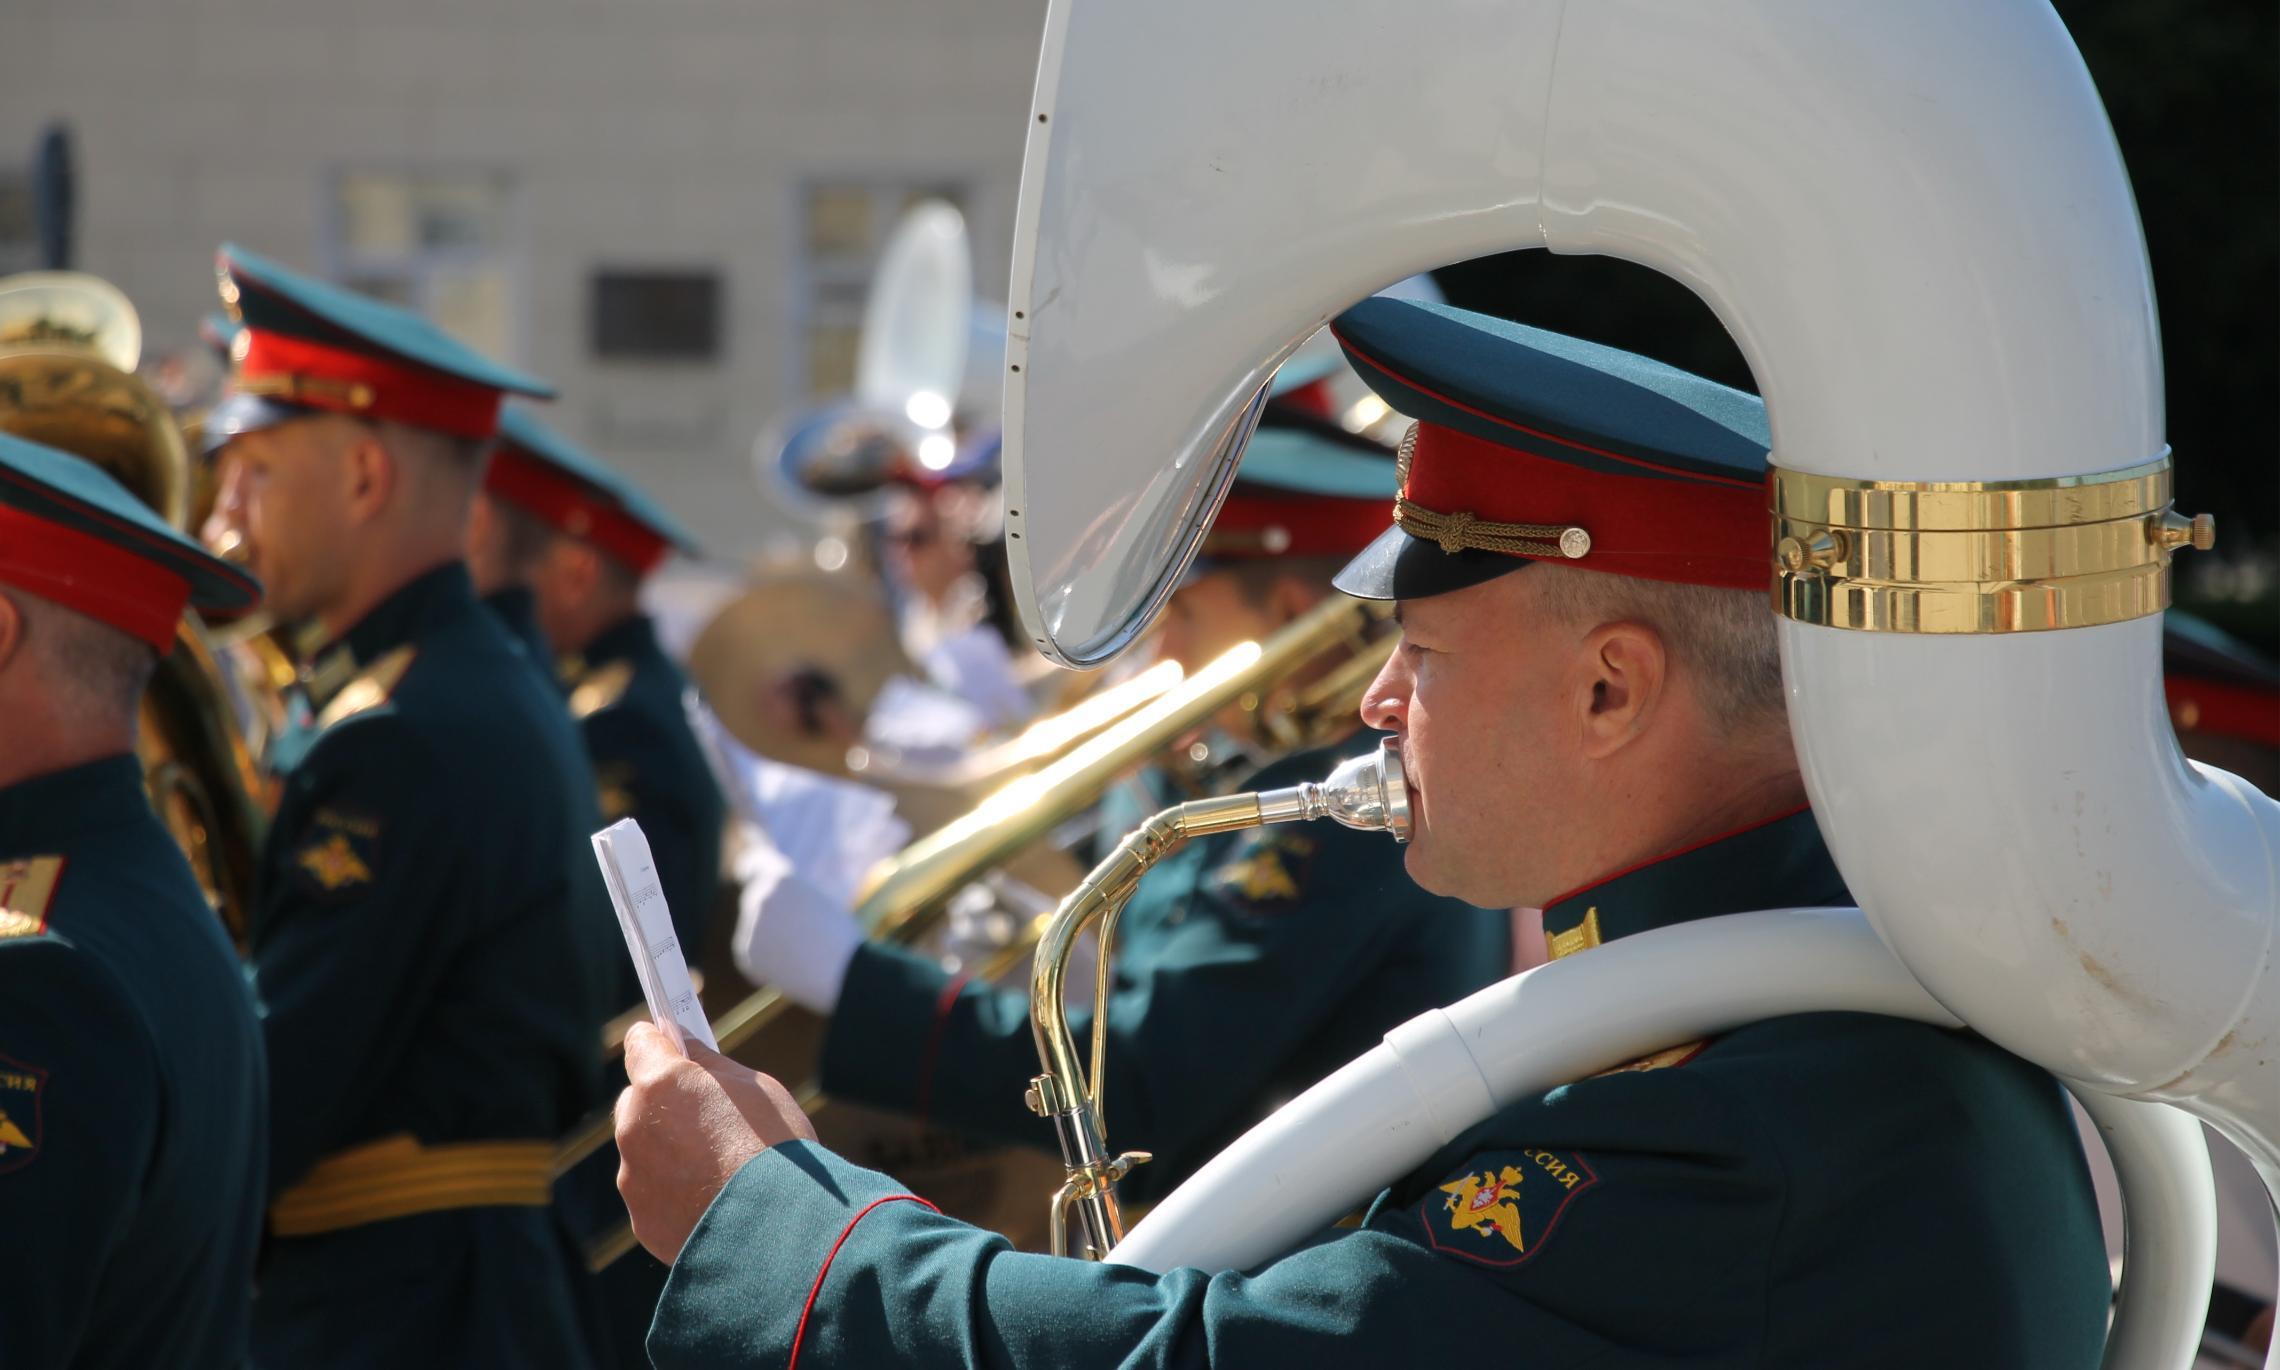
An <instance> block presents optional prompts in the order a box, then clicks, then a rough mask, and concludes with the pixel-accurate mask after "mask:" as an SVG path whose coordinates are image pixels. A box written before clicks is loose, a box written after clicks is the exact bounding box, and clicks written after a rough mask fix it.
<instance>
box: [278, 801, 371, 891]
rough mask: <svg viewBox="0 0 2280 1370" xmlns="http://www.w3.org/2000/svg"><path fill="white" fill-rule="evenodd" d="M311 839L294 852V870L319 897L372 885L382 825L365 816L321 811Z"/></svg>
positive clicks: (317, 814) (327, 809) (315, 819)
mask: <svg viewBox="0 0 2280 1370" xmlns="http://www.w3.org/2000/svg"><path fill="white" fill-rule="evenodd" d="M309 826H310V830H311V831H310V835H309V839H308V840H307V841H306V842H304V843H302V844H301V846H300V847H299V848H297V849H296V850H295V851H294V853H293V867H294V869H295V870H297V871H298V872H300V874H301V875H302V876H303V877H305V879H306V882H307V883H308V884H309V885H310V886H312V887H313V888H315V890H316V891H317V892H318V893H320V894H339V893H341V892H342V891H344V890H350V889H354V888H356V887H357V886H359V885H369V884H371V883H372V878H373V877H372V868H373V864H374V862H375V861H376V860H377V851H378V848H379V841H380V824H379V822H378V821H377V820H375V819H371V818H367V817H365V816H364V815H362V814H354V813H344V812H342V811H341V810H338V809H330V808H325V809H319V810H317V812H316V815H315V817H314V818H313V819H312V820H311V822H310V825H309Z"/></svg>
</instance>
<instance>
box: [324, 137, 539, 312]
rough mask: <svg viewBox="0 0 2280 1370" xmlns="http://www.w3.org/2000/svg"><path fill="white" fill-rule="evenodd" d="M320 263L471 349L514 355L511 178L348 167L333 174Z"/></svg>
mask: <svg viewBox="0 0 2280 1370" xmlns="http://www.w3.org/2000/svg"><path fill="white" fill-rule="evenodd" d="M331 190H332V196H331V203H330V205H329V206H328V209H329V211H330V212H329V213H328V215H327V216H326V225H327V242H326V252H325V258H324V264H325V267H326V270H327V271H328V273H329V274H330V275H331V276H332V277H333V279H335V280H337V281H339V282H340V283H341V284H342V285H345V286H347V287H348V288H349V289H351V290H357V291H361V292H363V293H364V294H367V295H372V296H375V297H377V298H379V299H383V300H388V301H391V302H393V303H396V304H401V305H405V306H407V307H409V308H412V309H416V310H418V311H419V312H420V313H422V314H424V315H426V316H427V317H428V318H429V319H432V320H434V321H435V323H436V324H437V325H438V326H440V327H441V328H443V329H444V330H445V331H446V332H449V333H451V334H452V335H453V336H454V337H457V338H459V339H460V340H461V341H463V342H465V343H467V344H468V345H469V346H471V347H474V348H475V349H476V350H478V351H481V352H484V353H487V354H489V355H491V356H495V357H511V356H513V355H515V351H516V349H515V346H514V343H515V298H514V295H515V292H514V276H513V271H512V257H513V246H514V232H513V224H512V219H513V211H514V193H513V183H512V181H511V179H510V178H509V177H508V176H507V174H506V173H504V172H501V171H490V170H481V169H410V170H407V169H401V168H375V167H359V168H350V169H347V170H344V171H341V172H339V173H337V174H336V175H335V176H334V177H333V179H332V186H331Z"/></svg>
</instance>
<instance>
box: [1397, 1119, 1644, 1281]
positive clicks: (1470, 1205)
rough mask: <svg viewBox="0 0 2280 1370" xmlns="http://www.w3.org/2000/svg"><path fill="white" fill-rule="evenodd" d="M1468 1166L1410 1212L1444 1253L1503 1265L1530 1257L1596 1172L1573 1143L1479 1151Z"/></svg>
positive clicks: (1427, 1194) (1428, 1239)
mask: <svg viewBox="0 0 2280 1370" xmlns="http://www.w3.org/2000/svg"><path fill="white" fill-rule="evenodd" d="M1471 1165H1472V1167H1473V1168H1472V1169H1470V1170H1467V1171H1466V1172H1464V1173H1463V1174H1461V1175H1457V1176H1455V1177H1454V1178H1452V1179H1451V1180H1449V1181H1448V1182H1447V1183H1445V1184H1441V1185H1437V1186H1435V1187H1434V1188H1432V1189H1428V1190H1426V1191H1425V1195H1424V1197H1422V1198H1420V1199H1419V1200H1418V1201H1417V1218H1418V1221H1419V1222H1420V1223H1421V1224H1422V1225H1423V1227H1424V1229H1425V1241H1426V1244H1427V1245H1429V1246H1431V1247H1432V1248H1433V1249H1434V1250H1435V1251H1438V1252H1441V1253H1442V1254H1444V1255H1449V1256H1455V1257H1457V1258H1458V1259H1459V1260H1466V1261H1471V1262H1473V1263H1475V1264H1477V1265H1487V1266H1494V1267H1496V1268H1498V1269H1507V1268H1510V1267H1512V1266H1516V1265H1522V1264H1525V1263H1526V1262H1528V1261H1530V1260H1532V1259H1534V1257H1535V1255H1536V1253H1537V1252H1539V1251H1541V1250H1543V1248H1544V1244H1545V1243H1546V1242H1548V1241H1550V1240H1551V1237H1552V1233H1553V1232H1554V1231H1555V1230H1556V1229H1557V1228H1558V1227H1559V1225H1560V1219H1561V1218H1562V1217H1564V1216H1565V1215H1566V1214H1567V1211H1568V1206H1569V1205H1570V1204H1572V1203H1574V1202H1575V1200H1576V1198H1577V1196H1579V1195H1581V1194H1582V1193H1583V1192H1584V1191H1585V1190H1587V1189H1590V1188H1591V1187H1592V1186H1594V1185H1596V1184H1598V1183H1599V1174H1598V1172H1596V1171H1594V1170H1593V1169H1592V1168H1591V1163H1590V1162H1589V1161H1587V1160H1585V1159H1584V1158H1583V1154H1582V1153H1581V1152H1576V1151H1544V1150H1540V1149H1537V1148H1528V1149H1525V1150H1521V1151H1486V1152H1482V1153H1480V1154H1479V1155H1476V1156H1474V1157H1472V1158H1471Z"/></svg>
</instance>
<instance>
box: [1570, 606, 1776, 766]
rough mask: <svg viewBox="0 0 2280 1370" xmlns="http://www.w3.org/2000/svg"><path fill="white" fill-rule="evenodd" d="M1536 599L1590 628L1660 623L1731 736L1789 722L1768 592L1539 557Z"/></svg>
mask: <svg viewBox="0 0 2280 1370" xmlns="http://www.w3.org/2000/svg"><path fill="white" fill-rule="evenodd" d="M1528 574H1529V575H1530V576H1533V577H1536V578H1537V579H1538V580H1539V582H1540V583H1539V584H1538V586H1537V594H1538V596H1539V598H1538V602H1539V603H1540V604H1542V605H1543V606H1544V609H1545V611H1546V612H1547V613H1549V614H1550V615H1552V617H1554V618H1555V619H1557V620H1558V621H1559V622H1561V623H1564V624H1568V625H1570V626H1573V627H1578V628H1583V629H1586V630H1588V629H1591V628H1595V627H1597V626H1599V625H1600V624H1602V623H1638V624H1643V625H1645V626H1646V627H1649V628H1652V629H1654V631H1655V632H1656V633H1657V634H1658V635H1659V636H1660V637H1661V638H1662V640H1663V644H1664V645H1665V646H1666V647H1668V648H1669V649H1670V654H1671V658H1672V659H1673V660H1674V661H1675V662H1677V663H1678V674H1679V675H1681V676H1682V677H1683V678H1684V679H1685V680H1686V682H1687V684H1688V686H1689V688H1691V689H1692V690H1693V692H1694V697H1695V698H1696V699H1698V700H1700V701H1701V704H1702V708H1703V711H1704V712H1705V713H1707V714H1708V715H1709V716H1710V721H1711V723H1712V724H1713V725H1715V726H1716V727H1717V728H1718V729H1719V731H1720V732H1722V733H1724V734H1725V735H1726V736H1728V737H1739V736H1750V735H1753V734H1756V733H1758V732H1760V731H1762V730H1766V729H1770V728H1773V727H1775V726H1786V724H1787V721H1788V701H1787V699H1786V697H1785V696H1784V695H1783V693H1782V684H1781V647H1780V640H1779V637H1778V635H1777V634H1776V632H1775V628H1774V615H1773V606H1772V605H1771V604H1770V603H1769V602H1768V601H1767V597H1766V592H1765V591H1763V590H1720V589H1713V588H1711V587H1709V586H1706V585H1681V584H1676V583H1673V582H1669V581H1660V580H1640V579H1637V578H1635V577H1632V576H1611V575H1604V574H1601V573H1599V572H1595V571H1584V570H1580V569H1577V568H1573V567H1567V566H1556V565H1551V564H1547V563H1540V564H1538V565H1537V566H1534V567H1531V568H1529V572H1528Z"/></svg>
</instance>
